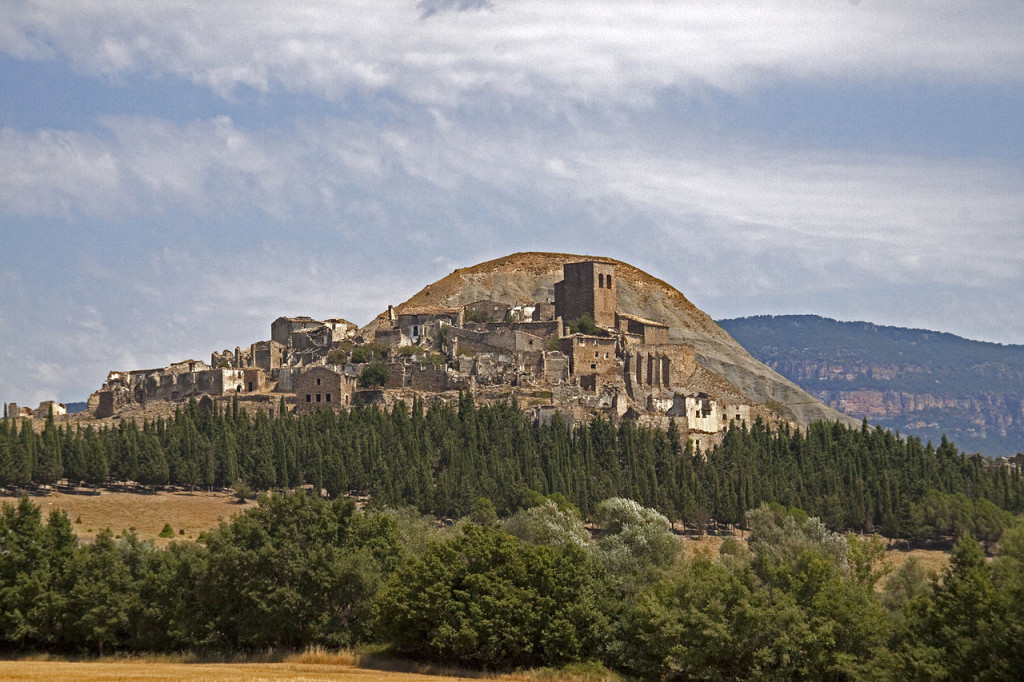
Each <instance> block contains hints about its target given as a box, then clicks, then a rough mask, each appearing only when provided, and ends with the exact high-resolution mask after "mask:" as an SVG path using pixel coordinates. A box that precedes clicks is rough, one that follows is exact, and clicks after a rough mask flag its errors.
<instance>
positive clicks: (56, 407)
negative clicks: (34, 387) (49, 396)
mask: <svg viewBox="0 0 1024 682" xmlns="http://www.w3.org/2000/svg"><path fill="white" fill-rule="evenodd" d="M51 409H52V410H53V416H54V417H59V416H60V415H62V414H67V413H68V406H67V405H65V404H64V403H58V402H57V401H56V400H44V401H43V402H41V403H39V407H37V408H36V416H39V417H48V416H49V415H50V410H51Z"/></svg>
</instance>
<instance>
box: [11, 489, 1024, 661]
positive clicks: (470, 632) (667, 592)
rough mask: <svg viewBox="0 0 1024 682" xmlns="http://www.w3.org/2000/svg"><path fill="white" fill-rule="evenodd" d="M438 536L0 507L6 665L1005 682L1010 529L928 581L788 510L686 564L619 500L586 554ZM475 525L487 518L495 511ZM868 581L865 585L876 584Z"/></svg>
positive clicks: (408, 514) (289, 499) (1016, 616)
mask: <svg viewBox="0 0 1024 682" xmlns="http://www.w3.org/2000/svg"><path fill="white" fill-rule="evenodd" d="M533 501H534V502H535V503H536V504H533V506H528V507H525V508H522V509H520V510H518V511H517V512H516V513H515V514H514V515H512V516H511V517H509V518H507V519H505V520H504V521H502V522H499V521H497V519H496V517H495V516H494V511H493V508H492V507H491V508H488V505H487V504H486V502H485V501H480V502H478V503H477V504H476V505H474V506H475V509H474V513H473V514H472V515H471V517H470V518H467V519H463V520H460V521H459V522H457V523H456V524H455V525H454V526H452V527H450V528H441V527H438V525H437V524H436V523H435V522H434V521H433V520H432V519H429V518H426V517H420V516H419V515H417V514H416V513H415V512H413V511H411V510H407V511H404V512H396V511H391V510H381V511H358V510H356V508H355V505H354V504H353V503H352V502H351V501H348V500H335V501H326V500H324V499H322V498H317V497H313V496H311V495H306V494H304V493H302V492H295V493H290V494H283V495H274V496H270V497H266V496H265V497H262V498H261V499H260V501H259V504H258V506H256V507H255V508H250V509H248V510H247V511H245V512H244V513H242V514H239V515H236V516H235V517H234V518H233V519H232V520H231V521H230V522H226V523H222V524H221V525H220V527H219V528H217V529H215V530H213V531H210V532H208V533H206V534H204V535H203V537H202V538H201V539H200V541H199V542H198V543H173V544H171V545H170V547H168V548H167V549H163V550H160V549H156V548H155V547H154V546H153V544H152V542H141V541H139V540H138V539H137V538H136V537H135V536H134V535H133V534H131V533H126V534H124V535H123V536H121V537H118V538H115V537H113V536H112V535H111V534H110V532H109V531H107V532H104V533H102V534H100V535H99V536H98V537H97V538H96V540H95V541H94V542H92V543H89V544H85V545H79V543H78V542H77V540H76V538H75V536H74V534H73V533H72V530H71V528H72V527H71V524H70V523H69V521H68V518H67V516H66V515H65V514H64V513H63V512H52V513H51V514H50V516H49V519H48V522H47V523H44V522H43V519H42V517H41V514H40V510H39V507H38V506H37V505H35V504H33V503H31V502H30V501H29V500H28V498H23V499H22V500H21V502H20V503H18V504H17V505H6V504H5V505H4V507H3V509H2V512H0V651H2V652H3V653H5V654H7V655H11V654H25V653H29V652H34V651H47V652H55V653H58V652H66V653H90V652H91V653H96V654H101V655H102V654H105V653H131V652H138V653H141V652H170V651H182V650H191V651H195V652H198V653H209V654H216V655H223V654H228V653H231V652H251V651H263V650H266V649H267V648H268V647H277V648H281V649H302V648H305V647H309V646H326V647H337V646H345V645H353V644H361V643H374V644H376V645H378V646H384V647H387V648H389V649H390V650H391V651H393V652H395V653H397V654H399V655H402V656H407V657H412V658H415V659H418V660H434V661H443V662H445V663H447V664H459V665H466V666H471V667H484V668H505V669H508V668H516V667H523V666H538V665H562V664H567V663H573V662H583V663H587V664H589V665H591V666H593V665H604V666H607V667H610V668H613V669H616V670H620V671H622V672H625V673H627V674H629V675H631V676H637V677H640V678H644V679H747V678H758V679H764V678H768V679H815V680H823V679H829V680H854V679H922V680H932V679H934V680H946V679H967V678H971V679H1015V678H1016V677H1017V676H1019V672H1020V670H1021V669H1022V668H1021V666H1022V665H1024V649H1022V648H1021V647H1020V646H1019V637H1020V633H1021V632H1022V631H1024V611H1022V610H1021V609H1020V608H1019V606H1020V604H1021V600H1022V599H1024V532H1022V529H1021V528H1020V527H1019V526H1018V527H1015V528H1013V529H1011V530H1008V531H1007V532H1006V533H1005V534H1004V536H1003V538H1002V540H1001V542H1000V551H999V553H998V554H997V556H996V557H995V558H994V559H993V560H992V561H991V562H986V560H985V558H984V555H983V553H982V551H981V548H980V547H979V545H978V542H977V541H976V540H974V539H973V538H971V537H970V536H969V535H965V536H964V537H963V538H962V539H961V540H960V542H959V543H958V544H957V545H956V547H955V549H954V551H953V555H952V561H951V566H950V568H949V570H948V571H946V572H945V574H944V575H943V576H941V579H937V578H935V577H929V576H926V575H925V574H924V572H923V570H922V569H921V568H920V566H919V565H918V564H916V563H915V561H914V560H910V561H908V562H906V563H905V564H903V565H902V566H901V567H900V568H899V569H897V570H896V571H894V572H892V573H891V574H889V575H886V573H887V569H886V568H885V564H884V562H882V561H881V559H882V557H883V556H884V554H885V552H884V547H883V545H882V544H881V542H880V541H879V540H877V539H860V538H858V537H857V536H855V535H852V534H851V535H848V536H842V535H839V534H836V533H832V532H830V531H828V530H827V529H826V528H825V526H824V525H823V524H822V523H821V522H820V521H819V520H817V519H814V518H808V517H807V516H806V515H804V514H800V513H799V511H798V510H785V509H783V508H782V507H781V506H778V505H777V506H775V507H769V506H767V505H766V506H762V507H760V508H758V509H756V510H752V511H750V512H748V514H747V518H746V521H745V524H746V525H747V526H748V528H749V530H750V533H749V536H748V538H749V541H748V542H747V543H745V544H744V543H741V542H739V541H736V540H735V539H732V538H730V539H728V540H726V542H725V543H723V545H722V548H721V550H720V552H719V554H718V556H712V555H710V554H706V553H697V554H696V555H693V556H690V555H688V554H687V553H686V551H685V546H684V544H683V543H682V542H681V541H680V540H679V539H678V538H677V537H676V536H674V535H673V534H672V533H671V531H670V527H669V522H668V520H667V519H666V518H665V517H664V516H662V515H661V514H658V513H657V512H656V511H655V510H653V509H649V508H644V507H642V506H641V505H639V504H637V503H636V502H633V501H630V500H626V499H622V498H613V499H609V500H605V501H603V502H601V503H599V504H597V505H595V508H594V518H595V520H596V521H597V522H598V523H599V524H600V526H601V528H602V532H601V533H600V534H599V535H597V536H596V537H595V538H592V537H591V536H590V534H589V533H588V532H587V530H586V529H585V528H584V525H583V522H582V518H581V516H580V514H579V512H578V510H576V509H575V508H574V507H573V506H572V505H570V504H568V503H567V502H566V501H565V500H564V498H563V497H562V496H559V495H553V496H551V497H550V498H546V499H545V498H541V497H536V498H535V499H534V500H533ZM488 512H489V513H488ZM876 586H877V587H876Z"/></svg>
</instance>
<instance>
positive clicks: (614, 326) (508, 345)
mask: <svg viewBox="0 0 1024 682" xmlns="http://www.w3.org/2000/svg"><path fill="white" fill-rule="evenodd" d="M562 272H563V275H562V277H563V278H562V280H561V281H560V282H557V283H556V284H555V286H554V296H553V298H554V300H553V301H552V300H550V299H549V300H546V301H531V302H521V303H515V304H507V303H501V302H498V301H492V300H480V301H476V302H474V303H471V304H469V305H465V306H462V307H443V306H430V307H412V306H408V305H406V306H399V307H398V308H397V309H396V308H394V307H391V306H389V307H388V310H387V311H386V312H385V313H382V314H381V315H380V316H378V317H377V319H375V320H373V321H372V322H371V323H370V324H369V325H367V326H366V327H364V328H362V329H360V328H358V327H357V325H355V324H353V323H351V322H348V321H346V320H343V319H328V320H314V319H312V318H310V317H281V318H278V319H276V320H274V322H273V323H272V324H271V325H270V339H269V340H265V341H257V342H255V343H252V344H251V345H249V346H247V347H245V348H241V347H236V348H235V349H234V351H230V350H224V351H223V352H214V353H212V354H211V357H210V361H209V363H207V362H204V361H200V360H184V361H181V362H175V363H173V364H171V365H170V366H168V367H159V368H154V369H137V370H129V371H112V372H110V373H109V375H108V376H107V381H106V383H104V384H103V387H102V388H101V389H100V390H98V391H96V392H95V393H93V394H92V395H91V396H90V398H89V402H88V408H87V411H86V414H87V415H88V416H90V417H93V418H97V419H102V418H107V417H114V416H118V415H120V414H122V413H127V412H130V411H131V410H132V409H133V408H138V407H139V406H145V405H152V404H154V403H155V402H156V401H169V402H171V403H174V402H182V401H187V400H189V399H191V398H195V399H197V400H199V401H200V406H201V407H202V406H204V405H206V406H209V405H211V404H212V402H213V401H223V400H233V399H236V397H237V400H238V401H239V402H240V403H242V404H244V405H246V406H247V409H250V410H253V409H259V410H263V411H266V412H268V413H270V414H271V415H272V414H273V412H274V411H275V410H279V409H281V408H280V406H281V405H282V404H284V405H285V409H288V410H292V411H294V412H296V413H299V414H302V413H307V412H310V411H313V410H317V409H332V410H342V409H346V408H348V407H350V406H351V405H353V404H355V403H356V402H379V403H382V404H385V405H390V404H394V403H395V402H396V401H398V400H404V401H406V402H407V403H411V400H412V398H413V397H414V396H415V395H419V396H421V397H424V398H425V399H426V400H427V401H428V402H429V400H434V399H440V400H454V399H457V397H458V392H459V391H471V392H472V393H473V395H474V398H475V399H476V400H477V401H495V400H508V399H512V400H515V401H516V402H517V403H518V404H519V406H520V407H521V409H523V410H524V411H526V412H527V413H529V414H531V415H532V416H533V417H534V418H535V419H537V420H539V421H542V422H543V421H546V420H549V419H551V418H552V417H553V415H554V414H555V413H560V414H561V415H562V417H563V418H564V419H566V420H567V421H568V422H570V423H572V422H573V421H575V420H579V419H586V418H588V416H590V415H594V414H601V415H604V416H608V417H610V418H612V419H615V420H620V419H622V418H625V417H628V418H631V419H634V420H636V421H637V422H639V423H643V424H646V425H650V426H659V427H662V428H666V427H667V426H668V424H669V423H670V422H673V421H674V422H675V423H676V425H677V427H678V428H679V429H680V431H681V433H683V434H685V435H686V437H687V438H689V439H690V440H692V441H693V442H694V444H695V445H697V446H699V447H700V448H701V449H702V450H707V449H708V448H709V447H711V446H712V445H714V444H715V443H716V442H717V441H718V440H719V439H720V438H721V434H722V433H723V431H724V430H725V429H726V428H727V427H728V425H729V422H730V421H732V420H735V421H737V422H742V421H749V420H751V419H752V418H756V417H763V418H765V419H768V420H772V421H777V420H778V416H777V415H775V414H773V413H772V412H770V411H769V410H767V409H766V408H765V407H764V406H762V405H758V404H755V403H752V402H745V403H744V402H736V403H734V404H726V403H725V402H724V401H721V400H716V399H715V398H714V397H712V396H711V395H709V394H708V393H707V392H704V391H701V390H699V389H698V388H696V386H697V385H698V383H699V382H695V381H694V377H695V374H696V373H698V371H699V369H698V365H697V362H696V359H695V355H694V349H693V348H692V347H690V346H687V345H683V344H676V343H670V342H669V328H668V326H667V325H665V324H663V323H661V322H658V321H656V320H650V319H645V318H643V317H639V316H636V315H628V314H624V313H622V312H620V311H619V310H618V277H617V276H616V272H615V264H614V263H609V262H604V261H599V260H585V261H580V262H566V263H564V264H563V270H562ZM282 398H283V403H282ZM61 407H62V406H60V405H58V404H56V403H54V404H53V405H45V404H44V405H40V407H39V409H38V410H36V414H37V415H39V416H46V415H47V414H48V413H49V412H50V410H51V409H55V410H57V412H56V413H57V414H59V413H60V408H61ZM12 408H13V409H15V410H19V414H21V415H22V416H27V415H28V414H30V413H31V411H29V410H26V409H25V408H17V407H15V406H12Z"/></svg>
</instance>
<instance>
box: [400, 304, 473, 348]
mask: <svg viewBox="0 0 1024 682" xmlns="http://www.w3.org/2000/svg"><path fill="white" fill-rule="evenodd" d="M462 320H463V318H462V308H448V307H446V306H439V305H436V306H420V307H415V308H414V307H408V308H403V309H402V310H401V311H400V312H399V313H398V316H397V320H396V325H397V327H398V329H399V330H400V331H401V332H402V335H403V336H404V337H405V339H408V341H409V343H412V344H418V343H420V342H421V341H423V340H424V339H425V338H426V337H427V336H428V335H427V334H426V333H425V332H426V331H427V330H428V329H430V328H432V329H434V330H439V329H441V328H443V327H446V326H453V327H461V326H462Z"/></svg>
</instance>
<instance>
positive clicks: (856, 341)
mask: <svg viewBox="0 0 1024 682" xmlns="http://www.w3.org/2000/svg"><path fill="white" fill-rule="evenodd" d="M721 324H722V326H723V327H725V328H726V329H729V330H730V331H731V333H733V334H734V335H735V336H736V338H737V339H739V340H740V341H741V342H742V343H744V345H745V346H746V347H748V348H749V349H750V351H751V353H753V355H754V356H755V357H757V358H758V359H760V360H761V361H763V362H764V363H765V364H767V365H768V366H769V367H772V368H773V369H775V370H776V371H778V372H779V373H780V374H782V375H783V376H786V377H789V378H790V379H792V380H793V381H794V382H796V383H797V384H799V385H801V386H803V387H804V388H805V389H806V390H807V391H808V392H809V393H811V394H812V395H814V396H815V397H817V398H819V399H820V400H822V401H823V402H826V403H828V404H829V405H831V406H833V407H835V408H836V409H838V410H841V411H843V412H845V413H846V414H849V415H851V416H855V417H861V418H863V417H867V418H868V420H869V421H870V422H871V423H877V424H880V425H882V426H885V427H887V428H891V429H894V430H899V431H900V432H901V433H903V434H910V435H915V436H919V437H921V438H922V439H928V440H932V441H934V442H938V440H939V439H940V438H941V437H942V435H943V434H945V435H946V436H948V437H949V438H950V439H951V440H953V441H954V442H955V443H956V444H957V445H958V446H959V447H960V448H961V449H964V450H967V451H969V452H983V453H985V454H987V455H1008V454H1013V453H1015V452H1019V451H1024V347H1021V346H1002V345H999V344H987V343H981V342H977V341H969V340H967V339H961V338H959V337H955V336H952V335H949V334H939V333H936V332H929V331H924V330H914V329H902V328H897V327H880V326H877V325H872V324H868V323H847V322H836V321H834V320H827V319H825V318H816V317H813V316H775V317H756V318H742V319H737V320H723V321H721Z"/></svg>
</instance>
